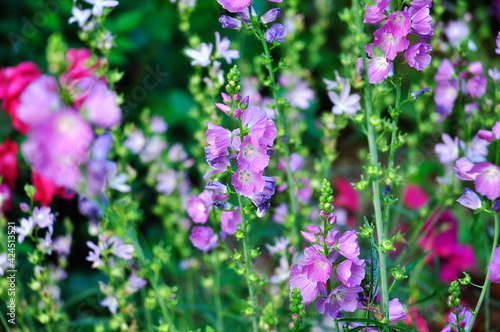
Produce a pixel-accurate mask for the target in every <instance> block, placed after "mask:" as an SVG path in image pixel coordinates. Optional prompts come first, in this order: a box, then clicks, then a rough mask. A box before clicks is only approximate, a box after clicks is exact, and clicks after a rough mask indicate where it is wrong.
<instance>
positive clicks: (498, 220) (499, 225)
mask: <svg viewBox="0 0 500 332" xmlns="http://www.w3.org/2000/svg"><path fill="white" fill-rule="evenodd" d="M499 230H500V214H498V213H495V234H494V235H493V247H492V248H491V256H490V262H491V261H492V260H493V256H494V255H495V249H496V248H497V246H498V232H499ZM489 276H490V270H489V269H488V270H487V272H486V278H485V279H484V284H483V289H482V290H481V295H479V300H478V301H477V305H476V309H474V312H473V316H472V320H471V322H470V325H469V329H468V330H467V332H470V331H472V326H473V325H474V321H475V320H476V318H477V314H478V313H479V310H480V309H481V304H482V303H483V300H484V297H485V296H486V294H487V293H488V296H489V292H488V289H489V288H490V280H489V279H488V277H489Z"/></svg>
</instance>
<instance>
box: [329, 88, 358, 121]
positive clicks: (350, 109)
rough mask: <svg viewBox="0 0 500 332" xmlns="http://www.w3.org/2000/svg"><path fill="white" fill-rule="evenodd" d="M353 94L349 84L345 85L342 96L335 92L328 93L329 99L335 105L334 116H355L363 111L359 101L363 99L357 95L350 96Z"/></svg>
mask: <svg viewBox="0 0 500 332" xmlns="http://www.w3.org/2000/svg"><path fill="white" fill-rule="evenodd" d="M350 92H351V85H350V84H349V83H347V84H345V85H344V86H343V87H342V91H340V96H339V95H338V94H337V93H336V92H335V91H330V92H328V97H330V100H331V101H332V103H333V107H332V112H333V114H337V115H338V114H342V113H345V114H351V115H352V114H355V113H356V112H357V111H359V110H360V109H361V106H360V105H359V101H360V100H361V97H360V96H359V95H358V94H357V93H355V94H353V95H349V94H350Z"/></svg>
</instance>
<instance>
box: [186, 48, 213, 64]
mask: <svg viewBox="0 0 500 332" xmlns="http://www.w3.org/2000/svg"><path fill="white" fill-rule="evenodd" d="M213 48H214V46H213V45H212V44H208V45H207V44H206V43H201V44H200V46H198V48H197V49H195V50H193V49H188V50H186V51H185V53H186V55H187V56H188V57H190V58H192V59H193V61H191V66H196V65H200V66H202V67H206V66H208V65H209V64H210V63H211V62H212V61H211V60H210V56H211V55H212V50H213Z"/></svg>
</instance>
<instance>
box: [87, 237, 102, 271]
mask: <svg viewBox="0 0 500 332" xmlns="http://www.w3.org/2000/svg"><path fill="white" fill-rule="evenodd" d="M87 246H88V247H89V248H90V249H91V251H89V255H88V256H87V258H86V259H87V261H89V262H92V268H93V269H95V268H97V267H99V266H102V265H103V264H104V262H103V261H102V259H101V249H100V248H99V246H98V245H96V244H94V243H93V242H91V241H87Z"/></svg>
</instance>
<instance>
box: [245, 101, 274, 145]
mask: <svg viewBox="0 0 500 332" xmlns="http://www.w3.org/2000/svg"><path fill="white" fill-rule="evenodd" d="M241 123H242V125H243V127H248V129H249V131H250V136H252V137H253V138H254V139H256V138H258V139H259V141H260V142H261V144H263V145H267V146H272V145H273V143H274V140H275V138H276V135H277V133H278V131H277V130H276V125H275V124H274V121H273V120H270V119H268V117H267V115H266V112H265V111H263V110H261V109H260V108H259V107H257V106H250V107H248V108H247V109H246V110H245V112H244V113H243V115H242V116H241Z"/></svg>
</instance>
